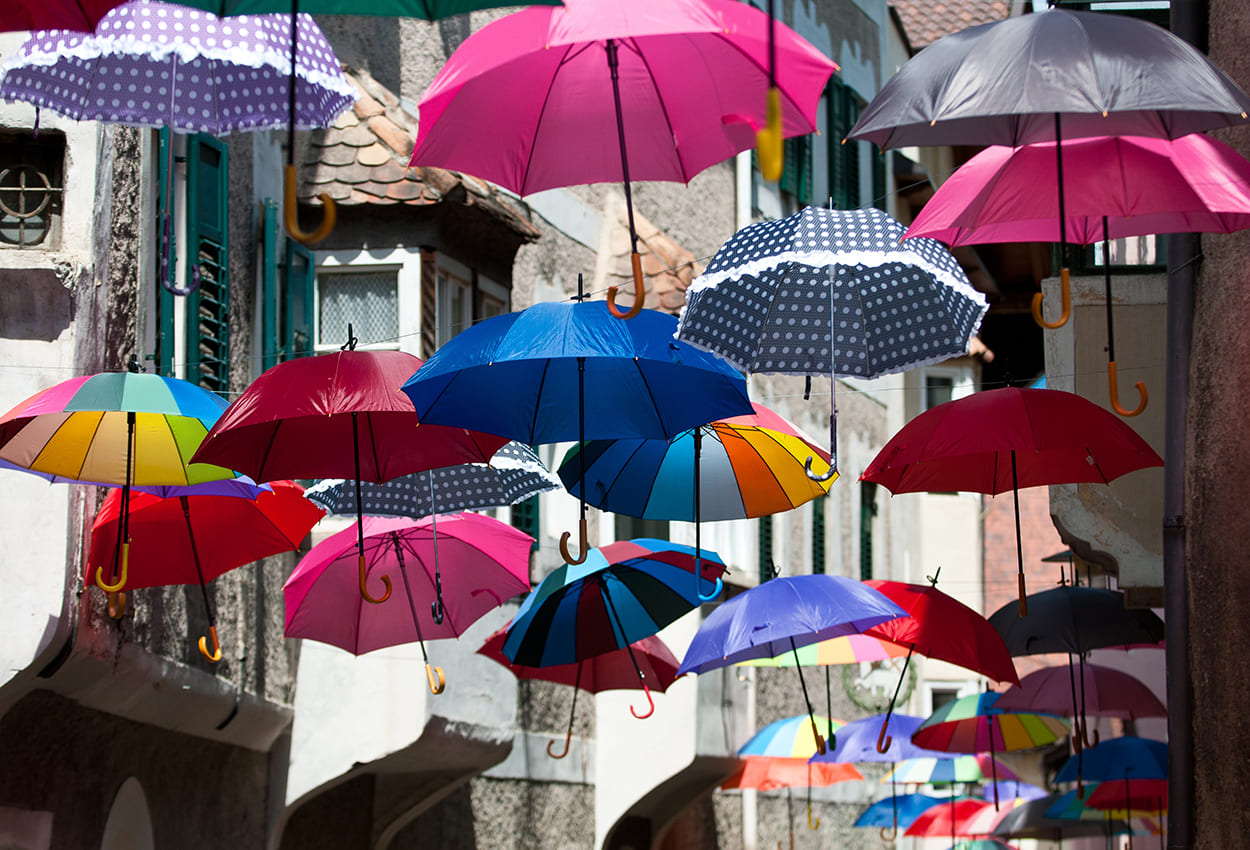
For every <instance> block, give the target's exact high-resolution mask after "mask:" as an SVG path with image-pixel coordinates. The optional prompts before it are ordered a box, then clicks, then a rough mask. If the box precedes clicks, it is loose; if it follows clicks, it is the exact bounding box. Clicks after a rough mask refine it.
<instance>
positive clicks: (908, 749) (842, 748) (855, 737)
mask: <svg viewBox="0 0 1250 850" xmlns="http://www.w3.org/2000/svg"><path fill="white" fill-rule="evenodd" d="M885 722H886V716H885V715H884V714H874V715H873V716H871V717H861V718H860V719H859V720H852V721H851V722H850V723H848V724H846V725H845V726H843V727H842V728H841V729H839V730H838V737H837V740H836V741H835V742H834V743H833V744H832V745H831V746H830V748H829V752H827V753H825V754H824V755H816V756H814V758H815V760H816V761H838V762H862V761H871V762H895V761H902V760H904V759H913V758H945V755H946V754H945V753H941V752H936V751H934V750H926V749H924V748H923V747H919V746H916V745H915V744H913V743H912V741H911V736H912V733H913V732H915V731H916V730H917V729H919V728H920V724H921V723H923V722H924V718H923V717H913V716H912V715H910V714H891V715H890V717H889V723H890V730H891V732H893V733H894V734H893V735H892V736H891V737H892V739H893V740H892V741H891V742H890V744H889V746H888V747H886V750H885V752H884V753H883V752H881V751H879V750H878V749H877V742H878V741H879V740H881V729H882V727H883V726H884V725H885ZM899 825H900V826H906V824H904V823H903V822H902V821H901V820H900V821H899Z"/></svg>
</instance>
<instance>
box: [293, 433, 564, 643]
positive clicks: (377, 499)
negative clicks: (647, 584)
mask: <svg viewBox="0 0 1250 850" xmlns="http://www.w3.org/2000/svg"><path fill="white" fill-rule="evenodd" d="M359 486H360V498H361V505H360V508H361V511H362V512H364V513H367V514H371V515H373V516H407V517H414V518H416V517H423V516H434V519H432V520H431V525H434V524H435V523H437V514H438V513H439V512H440V511H441V512H444V513H451V512H454V511H467V510H475V509H477V508H493V507H498V506H500V505H514V504H516V503H517V502H520V501H522V500H524V499H528V498H530V497H531V496H534V495H536V494H538V493H543V492H546V491H548V490H555V489H557V488H558V487H559V486H560V481H559V479H557V478H556V477H555V476H554V475H552V474H551V473H550V472H549V471H548V470H547V467H545V466H543V464H542V461H540V460H539V459H538V455H536V454H534V450H533V449H531V448H529V447H528V446H523V445H521V444H520V443H518V442H515V441H512V442H508V443H505V444H504V446H503V448H501V449H500V450H499V451H497V452H496V453H495V456H494V457H493V458H491V461H490V463H462V464H459V465H457V466H444V467H440V468H438V469H431V470H428V471H426V472H416V473H413V474H412V475H405V476H402V477H400V478H394V479H392V480H390V481H387V482H385V483H383V484H374V483H373V482H371V481H370V482H368V483H361V484H360V485H359ZM304 495H305V496H307V497H308V498H309V499H311V500H312V501H314V502H316V503H317V504H318V505H321V507H323V508H325V510H326V511H328V512H329V513H332V514H342V513H350V512H353V511H355V509H356V500H355V482H353V481H347V480H344V479H341V478H326V479H323V480H321V481H319V482H317V483H316V484H315V485H313V486H312V487H310V488H309V489H308V490H307V491H306V492H305V493H304ZM434 530H435V532H437V525H434ZM434 543H435V545H434V596H435V598H434V601H433V602H432V603H430V604H431V605H433V606H434V620H435V622H441V621H442V618H443V590H442V581H441V578H440V576H441V572H440V570H439V563H438V535H437V533H435V535H434Z"/></svg>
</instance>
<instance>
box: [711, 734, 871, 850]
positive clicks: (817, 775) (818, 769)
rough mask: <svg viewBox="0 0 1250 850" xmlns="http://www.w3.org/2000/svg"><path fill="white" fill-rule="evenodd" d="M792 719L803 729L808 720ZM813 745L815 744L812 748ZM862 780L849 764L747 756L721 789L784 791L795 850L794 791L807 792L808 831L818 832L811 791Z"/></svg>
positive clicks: (859, 774) (817, 821) (791, 838)
mask: <svg viewBox="0 0 1250 850" xmlns="http://www.w3.org/2000/svg"><path fill="white" fill-rule="evenodd" d="M793 719H794V720H797V721H799V723H800V725H801V723H802V721H804V720H806V719H807V718H806V717H804V716H802V715H800V716H799V717H797V718H793ZM761 731H763V730H761ZM814 743H815V742H814V741H813V745H814ZM863 778H864V775H863V774H862V773H860V772H859V771H858V770H856V769H855V768H854V766H852V765H849V764H812V763H811V762H809V761H808V760H807V759H806V758H792V757H788V756H760V755H748V756H743V757H742V764H741V766H740V767H739V768H738V769H737V770H736V771H734V773H733V774H732V775H731V776H730V777H729V778H728V779H726V780H725V781H724V782H722V783H721V785H720V787H721V790H725V791H729V790H735V789H737V790H745V789H753V790H756V791H775V790H778V789H780V788H785V789H786V815H787V818H788V819H789V822H790V846H791V847H793V846H794V811H793V805H794V796H793V794H792V792H791V789H793V788H806V789H808V790H807V827H808V829H818V828H819V827H820V818H816V820H815V821H813V820H812V796H811V793H812V792H811V789H813V788H827V787H828V786H830V785H836V784H837V783H839V782H849V781H851V780H855V779H863Z"/></svg>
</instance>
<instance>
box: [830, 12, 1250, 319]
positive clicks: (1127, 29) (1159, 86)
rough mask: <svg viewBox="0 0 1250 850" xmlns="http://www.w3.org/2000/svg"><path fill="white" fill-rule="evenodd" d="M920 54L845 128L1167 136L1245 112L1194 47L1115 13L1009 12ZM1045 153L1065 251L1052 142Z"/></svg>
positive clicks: (891, 140) (1003, 140)
mask: <svg viewBox="0 0 1250 850" xmlns="http://www.w3.org/2000/svg"><path fill="white" fill-rule="evenodd" d="M922 53H923V55H921V54H917V55H916V56H915V57H914V58H912V59H911V60H909V61H908V62H907V63H906V64H905V65H904V66H903V67H902V68H900V69H899V71H898V72H897V73H896V74H895V75H894V76H893V77H891V78H890V79H889V80H888V81H887V82H886V84H885V85H884V86H882V88H881V91H880V92H878V94H877V96H876V97H875V98H873V101H872V103H870V104H868V106H867V108H866V109H865V110H864V111H863V112H862V113H860V117H859V121H858V122H856V124H855V126H854V127H853V128H851V132H850V133H849V134H848V137H849V138H863V139H868V140H870V141H873V142H875V143H876V144H878V145H880V146H881V147H882V148H894V147H899V146H905V145H964V144H970V145H986V144H999V145H1013V146H1015V145H1023V144H1028V143H1031V142H1041V141H1055V140H1060V141H1062V140H1063V139H1076V138H1084V137H1087V136H1107V135H1117V136H1154V137H1161V138H1169V139H1175V138H1178V137H1180V136H1185V135H1188V134H1190V133H1194V132H1198V131H1201V130H1210V129H1214V128H1216V127H1225V126H1231V125H1235V124H1242V123H1245V122H1246V121H1247V120H1248V117H1247V114H1246V110H1247V109H1250V97H1247V96H1246V94H1245V92H1243V91H1242V90H1241V89H1240V88H1238V86H1237V84H1236V83H1234V82H1233V81H1232V80H1231V79H1229V77H1228V76H1227V75H1225V74H1224V73H1223V72H1222V71H1220V70H1219V69H1218V68H1216V67H1215V65H1213V64H1212V63H1211V61H1210V60H1209V59H1207V57H1206V56H1204V55H1203V54H1202V53H1201V51H1199V50H1198V49H1197V48H1195V47H1193V46H1192V45H1190V44H1188V43H1186V42H1185V40H1184V39H1182V38H1180V37H1179V36H1176V35H1173V34H1172V33H1170V32H1168V31H1167V30H1165V29H1163V28H1162V27H1159V26H1156V25H1154V24H1152V23H1149V22H1147V21H1144V20H1140V19H1136V18H1129V17H1126V16H1122V15H1107V14H1101V13H1097V12H1072V11H1068V10H1066V9H1049V10H1047V11H1045V12H1042V13H1039V14H1034V15H1016V16H1012V17H1008V18H1006V19H1004V20H1001V21H997V22H994V23H990V24H983V25H981V26H977V27H970V28H968V29H965V30H962V31H960V32H957V33H954V34H952V35H949V36H946V37H945V38H941V39H938V40H937V41H936V42H934V43H933V44H931V45H929V47H928V48H926V49H925V50H924V51H922ZM1021 57H1028V61H1027V62H1026V61H1022V60H1021ZM988 80H992V81H993V85H987V84H986V81H988ZM1055 155H1056V170H1057V178H1058V179H1057V180H1056V185H1057V187H1058V219H1059V223H1060V232H1059V242H1060V243H1061V244H1062V245H1063V246H1064V247H1063V252H1064V254H1065V255H1066V253H1067V237H1066V229H1065V227H1064V224H1065V222H1066V213H1065V204H1064V201H1065V198H1064V191H1065V185H1064V176H1063V160H1062V155H1063V145H1062V144H1060V145H1058V146H1056V147H1055ZM1066 265H1067V263H1066V262H1065V263H1064V266H1065V268H1064V269H1063V270H1062V272H1061V273H1060V280H1061V283H1062V287H1063V297H1064V315H1063V316H1062V317H1061V318H1060V320H1059V321H1058V322H1057V323H1053V324H1052V323H1047V324H1046V325H1045V326H1046V327H1058V326H1059V325H1062V324H1063V323H1064V322H1066V321H1067V306H1068V303H1069V294H1068V293H1069V287H1068V270H1067V268H1066Z"/></svg>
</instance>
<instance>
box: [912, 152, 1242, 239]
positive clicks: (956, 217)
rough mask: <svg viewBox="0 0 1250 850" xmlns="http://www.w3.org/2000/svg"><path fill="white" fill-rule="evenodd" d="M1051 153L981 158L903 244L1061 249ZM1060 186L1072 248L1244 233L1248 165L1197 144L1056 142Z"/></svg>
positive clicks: (953, 180) (927, 208)
mask: <svg viewBox="0 0 1250 850" xmlns="http://www.w3.org/2000/svg"><path fill="white" fill-rule="evenodd" d="M1055 144H1056V143H1055V142H1038V143H1036V144H1031V145H1024V146H1022V147H1016V148H1011V147H1003V146H997V147H990V148H986V149H985V150H983V151H981V152H980V153H979V154H977V155H976V156H974V157H973V158H972V159H970V160H968V162H966V163H964V164H963V165H962V166H960V167H959V168H958V169H957V170H956V171H955V173H954V174H952V175H951V176H950V177H949V178H948V179H947V180H946V182H944V183H943V184H942V185H941V187H940V188H939V189H938V190H937V192H936V193H934V195H933V197H932V198H930V199H929V200H928V201H926V202H925V205H924V209H922V210H921V211H920V213H919V214H918V215H917V216H916V219H915V221H913V222H912V224H911V226H910V227H908V228H907V238H909V239H910V238H912V237H917V236H924V237H929V238H932V239H937V240H939V241H941V242H944V243H946V244H947V245H975V244H981V243H993V242H1058V241H1060V233H1059V230H1060V227H1059V216H1058V203H1059V199H1058V173H1057V169H1056V160H1055ZM1063 179H1064V184H1065V187H1066V188H1067V189H1069V190H1070V193H1069V194H1068V196H1067V197H1066V198H1065V215H1066V216H1067V220H1066V222H1065V224H1064V232H1065V234H1066V238H1067V239H1068V240H1069V241H1070V242H1075V243H1078V244H1082V245H1092V244H1093V243H1095V242H1099V241H1102V240H1103V239H1104V237H1105V236H1110V237H1111V238H1112V239H1120V238H1123V237H1125V236H1142V235H1146V234H1153V233H1232V232H1233V231H1236V230H1242V229H1244V228H1246V227H1250V162H1248V161H1247V160H1246V159H1245V158H1244V157H1242V156H1241V155H1240V154H1239V153H1237V152H1236V151H1234V150H1233V149H1232V148H1230V147H1229V146H1228V145H1226V144H1224V143H1223V142H1220V141H1217V140H1216V139H1212V138H1209V137H1207V136H1203V135H1201V134H1193V135H1189V136H1183V137H1181V138H1178V139H1175V140H1168V139H1157V138H1141V137H1134V136H1099V137H1095V138H1086V139H1070V140H1067V141H1064V142H1063ZM1104 216H1105V217H1106V218H1107V231H1106V233H1105V234H1104V231H1103V217H1104Z"/></svg>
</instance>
